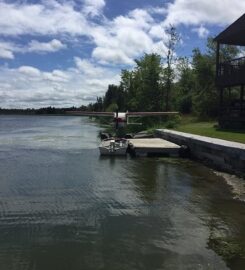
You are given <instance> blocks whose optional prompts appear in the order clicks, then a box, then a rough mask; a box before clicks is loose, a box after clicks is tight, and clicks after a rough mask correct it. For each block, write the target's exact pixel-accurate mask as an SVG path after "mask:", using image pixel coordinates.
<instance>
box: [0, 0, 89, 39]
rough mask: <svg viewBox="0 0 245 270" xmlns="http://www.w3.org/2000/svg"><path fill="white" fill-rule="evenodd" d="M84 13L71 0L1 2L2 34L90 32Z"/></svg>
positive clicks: (0, 27)
mask: <svg viewBox="0 0 245 270" xmlns="http://www.w3.org/2000/svg"><path fill="white" fill-rule="evenodd" d="M89 28H90V27H89V25H88V23H87V21H86V19H85V17H84V14H82V13H81V12H79V10H75V9H74V7H73V5H72V3H71V2H70V1H68V2H63V3H59V2H57V1H43V2H42V3H40V4H27V3H24V4H23V3H22V4H20V3H19V2H17V3H11V4H10V3H5V2H0V34H2V35H5V36H17V35H25V34H26V35H30V34H31V35H57V34H65V33H66V34H69V35H71V36H75V35H84V34H88V33H89V31H90V29H89Z"/></svg>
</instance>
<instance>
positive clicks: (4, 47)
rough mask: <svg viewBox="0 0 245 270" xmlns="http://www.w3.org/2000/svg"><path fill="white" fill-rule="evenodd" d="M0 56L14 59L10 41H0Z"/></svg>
mask: <svg viewBox="0 0 245 270" xmlns="http://www.w3.org/2000/svg"><path fill="white" fill-rule="evenodd" d="M0 58H4V59H14V54H13V52H12V44H11V43H8V42H3V41H0Z"/></svg>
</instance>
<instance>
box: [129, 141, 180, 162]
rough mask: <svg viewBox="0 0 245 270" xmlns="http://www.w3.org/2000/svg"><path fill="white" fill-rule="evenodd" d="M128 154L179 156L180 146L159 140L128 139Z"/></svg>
mask: <svg viewBox="0 0 245 270" xmlns="http://www.w3.org/2000/svg"><path fill="white" fill-rule="evenodd" d="M128 141H129V148H130V152H131V153H132V154H134V155H136V156H155V155H160V156H171V157H172V156H174V157H176V156H179V149H180V146H179V145H177V144H174V143H171V142H169V141H166V140H163V139H160V138H149V139H129V140H128Z"/></svg>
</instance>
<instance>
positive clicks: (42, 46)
mask: <svg viewBox="0 0 245 270" xmlns="http://www.w3.org/2000/svg"><path fill="white" fill-rule="evenodd" d="M64 48H66V45H65V44H63V43H62V42H61V41H59V40H57V39H53V40H51V41H50V42H39V41H37V40H32V41H31V42H30V43H29V44H28V46H27V51H28V52H56V51H59V50H61V49H64Z"/></svg>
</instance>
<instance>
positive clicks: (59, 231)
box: [0, 116, 245, 270]
mask: <svg viewBox="0 0 245 270" xmlns="http://www.w3.org/2000/svg"><path fill="white" fill-rule="evenodd" d="M99 131H100V127H98V126H97V125H96V124H93V123H91V122H89V119H87V118H82V117H62V116H0V269H3V270H10V269H11V270H15V269H16V270H17V269H18V270H23V269H28V270H39V269H40V270H41V269H42V270H56V269H57V270H62V269H65V270H66V269H67V270H73V269H74V270H76V269H84V270H90V269H91V270H92V269H105V270H117V269H120V270H124V269H125V270H131V269H145V270H152V269H154V270H157V269H158V270H159V269H222V270H223V269H245V251H244V250H245V204H244V202H240V201H237V200H234V199H233V198H232V194H231V191H230V189H229V187H228V186H227V185H226V183H225V182H224V181H223V180H222V178H220V177H218V176H216V175H215V174H214V173H213V172H212V170H210V169H208V168H207V167H205V166H202V165H200V164H198V163H195V162H192V161H188V160H183V159H168V158H130V157H127V158H118V157H116V158H108V157H107V158H102V157H100V155H99V151H98V148H97V147H98V144H99V139H98V132H99Z"/></svg>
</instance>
